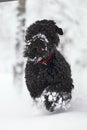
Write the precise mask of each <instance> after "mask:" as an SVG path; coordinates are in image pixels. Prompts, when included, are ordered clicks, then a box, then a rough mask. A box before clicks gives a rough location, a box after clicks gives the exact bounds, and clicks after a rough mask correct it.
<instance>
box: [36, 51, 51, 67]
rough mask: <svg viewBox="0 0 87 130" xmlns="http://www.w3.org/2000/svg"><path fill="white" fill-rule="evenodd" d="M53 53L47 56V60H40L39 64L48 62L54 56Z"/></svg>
mask: <svg viewBox="0 0 87 130" xmlns="http://www.w3.org/2000/svg"><path fill="white" fill-rule="evenodd" d="M52 55H53V53H51V54H50V55H49V56H47V57H46V59H45V60H41V61H38V64H41V65H42V64H44V63H48V62H49V61H50V59H51V57H52Z"/></svg>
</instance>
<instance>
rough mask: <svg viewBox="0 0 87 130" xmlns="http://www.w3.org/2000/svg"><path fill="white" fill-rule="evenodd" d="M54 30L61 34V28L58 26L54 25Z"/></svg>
mask: <svg viewBox="0 0 87 130" xmlns="http://www.w3.org/2000/svg"><path fill="white" fill-rule="evenodd" d="M55 30H56V32H57V33H58V34H59V35H63V30H62V28H59V27H58V26H56V27H55Z"/></svg>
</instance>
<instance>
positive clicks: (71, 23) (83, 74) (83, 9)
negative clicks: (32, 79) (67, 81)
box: [0, 0, 87, 130]
mask: <svg viewBox="0 0 87 130" xmlns="http://www.w3.org/2000/svg"><path fill="white" fill-rule="evenodd" d="M17 6H18V2H17V1H16V2H15V1H14V2H7V3H0V130H15V129H16V130H18V129H22V130H24V129H26V130H29V129H31V130H34V129H38V130H40V129H42V130H44V129H45V130H48V129H49V130H53V129H56V130H58V129H59V130H65V129H67V130H69V129H71V130H77V129H78V130H87V85H86V83H87V17H86V16H87V0H84V1H83V0H27V1H26V13H25V15H24V16H23V17H25V19H26V22H25V23H26V24H25V27H24V29H25V30H26V27H28V26H29V25H30V24H31V23H32V22H34V21H36V20H38V19H44V18H45V19H46V18H47V19H53V20H55V21H56V23H57V25H58V26H59V27H62V28H63V29H64V36H62V37H61V43H60V47H59V50H60V51H61V53H63V55H64V56H65V58H66V59H67V61H68V62H69V63H70V65H71V69H72V77H73V80H74V85H75V89H74V91H73V99H72V102H71V105H72V106H71V108H70V109H69V110H68V111H67V112H59V113H55V114H50V113H44V112H43V110H40V109H38V108H37V107H35V106H34V104H33V102H32V100H31V98H30V96H29V93H28V90H27V88H26V85H25V81H24V73H23V74H22V75H21V77H22V80H21V85H16V81H15V80H14V74H13V73H14V71H13V66H14V64H15V62H17V57H16V54H15V53H16V50H15V44H16V39H17V36H18V37H19V38H20V39H22V40H23V37H22V38H21V35H17V32H18V29H19V28H18V18H17ZM21 18H22V17H21ZM22 46H23V45H22ZM20 54H21V53H20ZM21 58H22V55H20V56H19V62H21ZM22 60H24V59H22Z"/></svg>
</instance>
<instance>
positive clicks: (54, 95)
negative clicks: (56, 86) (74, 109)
mask: <svg viewBox="0 0 87 130" xmlns="http://www.w3.org/2000/svg"><path fill="white" fill-rule="evenodd" d="M70 100H71V93H67V92H46V91H44V92H43V94H42V97H41V102H43V104H44V105H45V107H46V109H47V110H48V111H50V112H53V111H56V110H61V109H64V110H67V109H68V108H69V107H70V104H69V102H70Z"/></svg>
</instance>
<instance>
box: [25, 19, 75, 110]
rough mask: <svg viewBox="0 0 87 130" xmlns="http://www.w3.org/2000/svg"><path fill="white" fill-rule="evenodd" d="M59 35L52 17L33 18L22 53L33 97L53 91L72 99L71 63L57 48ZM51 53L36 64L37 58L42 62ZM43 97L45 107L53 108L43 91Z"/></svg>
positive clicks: (27, 81)
mask: <svg viewBox="0 0 87 130" xmlns="http://www.w3.org/2000/svg"><path fill="white" fill-rule="evenodd" d="M59 34H60V35H63V31H62V29H61V28H59V27H57V25H56V24H55V22H54V21H52V20H41V21H36V22H35V23H34V24H32V25H31V26H30V27H28V29H27V31H26V37H25V41H26V47H25V51H24V56H25V57H27V58H28V59H27V64H26V68H25V79H26V85H27V88H28V90H29V92H30V95H31V96H32V98H33V99H36V98H39V97H40V96H41V95H42V94H43V92H44V91H46V93H48V92H56V93H60V95H61V94H62V93H64V92H66V93H67V94H69V96H68V98H69V99H71V92H72V89H73V88H74V86H73V81H72V78H71V70H70V66H69V64H68V63H67V61H66V60H65V58H64V57H63V56H62V55H61V54H60V52H59V51H57V49H56V47H57V46H58V44H59ZM41 35H44V36H46V38H47V40H48V41H47V40H46V38H43V37H42V38H41ZM29 43H30V44H29ZM46 47H47V49H45V48H46ZM38 48H41V49H42V48H43V51H42V50H40V49H39V51H38ZM50 54H52V55H51V57H50V60H49V61H48V62H43V64H39V62H38V58H39V57H40V58H41V60H42V61H44V60H45V59H46V57H47V56H49V55H50ZM34 58H35V59H34ZM44 97H45V105H46V108H47V109H48V110H49V111H53V110H54V107H52V102H49V101H48V97H47V96H46V94H45V96H44Z"/></svg>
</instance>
